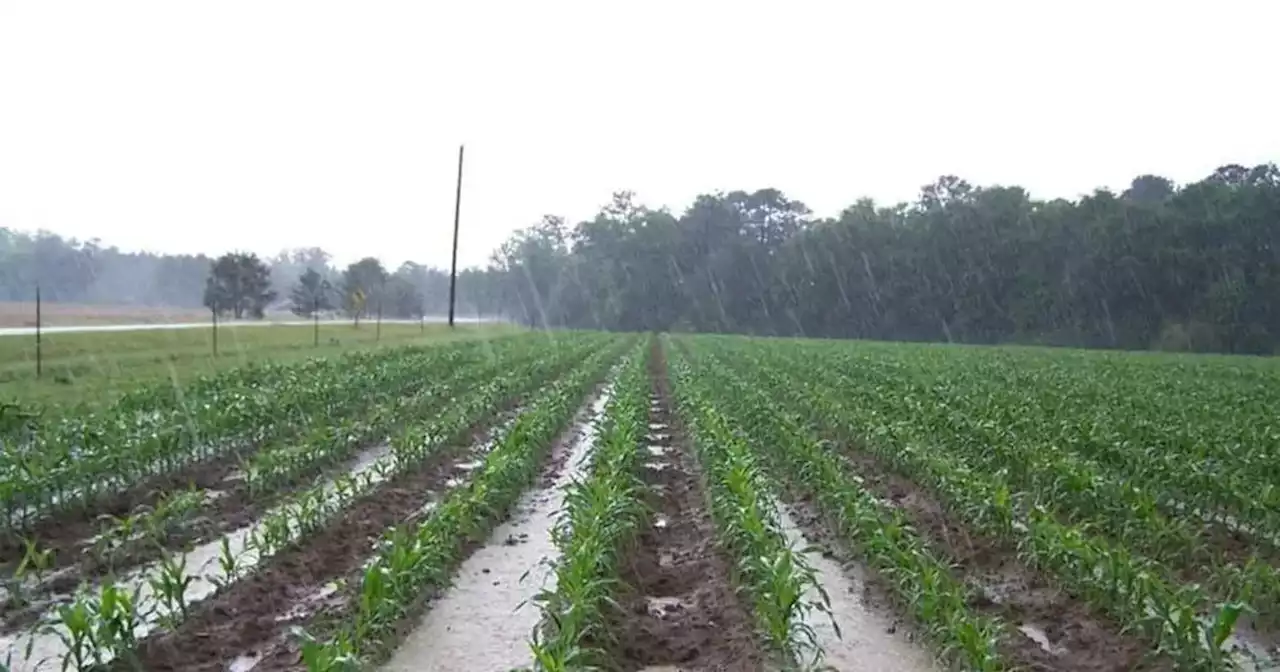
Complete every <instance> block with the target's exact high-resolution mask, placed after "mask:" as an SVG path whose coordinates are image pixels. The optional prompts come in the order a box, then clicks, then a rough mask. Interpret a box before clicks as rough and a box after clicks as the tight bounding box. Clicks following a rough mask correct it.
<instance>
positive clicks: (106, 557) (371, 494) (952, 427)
mask: <svg viewBox="0 0 1280 672" xmlns="http://www.w3.org/2000/svg"><path fill="white" fill-rule="evenodd" d="M1277 408H1280V365H1277V364H1275V363H1273V362H1272V361H1271V360H1267V359H1251V358H1241V357H1196V356H1172V355H1157V354H1147V353H1143V354H1128V353H1118V352H1086V351H1071V350H1050V349H1033V348H1025V349H1022V348H980V347H956V346H942V345H917V344H887V343H871V342H854V341H818V340H797V339H765V338H748V337H740V336H710V335H699V336H690V335H665V334H664V335H647V334H644V335H642V334H606V333H599V332H572V331H566V332H539V333H532V332H531V333H515V332H513V333H510V334H504V335H502V336H499V337H496V338H485V339H480V338H474V339H467V340H457V341H449V342H442V343H437V344H431V345H426V346H414V347H398V348H388V349H383V350H378V351H374V352H364V353H358V354H348V355H341V356H333V357H323V358H316V359H312V360H305V361H298V362H290V363H280V364H271V363H266V364H251V365H246V366H243V367H240V368H236V369H231V370H227V371H224V372H221V373H218V374H216V375H213V376H210V377H207V378H202V379H199V380H196V381H193V382H190V383H187V384H184V385H181V386H179V385H176V384H174V385H159V386H155V387H140V388H139V389H137V390H135V391H133V392H131V393H129V394H126V395H124V396H123V397H122V398H121V399H120V400H119V401H118V402H115V403H113V404H111V405H110V406H107V407H102V408H95V409H94V410H92V411H88V410H85V411H76V410H74V409H73V410H70V411H66V412H52V411H50V412H46V413H41V414H21V415H15V414H12V413H9V414H0V442H2V443H3V448H4V450H3V451H0V506H3V508H4V511H5V514H6V515H5V517H4V518H3V520H0V565H3V569H4V576H5V584H4V586H3V590H0V641H2V642H3V644H4V646H5V652H4V653H3V654H0V655H4V656H6V657H7V658H6V660H3V661H0V662H3V663H5V665H6V666H7V668H8V669H13V670H202V671H205V670H207V671H215V670H216V671H226V670H232V671H234V672H248V671H250V670H253V671H259V672H260V671H266V670H311V671H326V672H327V671H339V670H340V671H347V670H362V669H370V670H371V669H386V670H439V671H444V670H476V671H479V672H506V671H507V670H512V669H526V670H542V671H554V672H559V671H567V670H626V671H633V670H646V669H649V670H663V669H665V670H676V669H679V670H820V669H834V670H889V669H893V670H983V671H986V670H993V671H994V670H1196V671H1198V670H1206V671H1207V670H1261V669H1269V666H1270V665H1272V660H1273V659H1274V658H1275V657H1276V654H1277V648H1276V645H1277V643H1278V640H1280V638H1278V637H1277V633H1280V573H1278V571H1277V568H1280V485H1278V484H1280V424H1277V422H1276V419H1275V418H1276V409H1277ZM0 410H3V409H0Z"/></svg>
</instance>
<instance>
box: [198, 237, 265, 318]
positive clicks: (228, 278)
mask: <svg viewBox="0 0 1280 672" xmlns="http://www.w3.org/2000/svg"><path fill="white" fill-rule="evenodd" d="M275 298H276V293H275V292H274V291H273V290H272V289H271V276H270V271H269V270H268V269H267V265H266V264H264V263H262V260H260V259H258V255H256V254H246V253H243V252H232V253H228V254H224V255H222V256H221V257H218V259H217V260H216V261H214V262H213V264H212V266H211V267H210V269H209V278H208V280H207V281H206V282H205V289H204V305H205V306H206V307H208V308H210V309H212V310H215V311H217V312H218V314H220V315H221V314H226V313H230V314H231V315H233V316H234V317H235V318H236V319H240V318H242V317H244V316H246V315H248V316H250V317H254V318H259V319H261V318H262V315H263V312H264V311H265V309H266V307H267V304H269V303H271V302H272V301H274V300H275Z"/></svg>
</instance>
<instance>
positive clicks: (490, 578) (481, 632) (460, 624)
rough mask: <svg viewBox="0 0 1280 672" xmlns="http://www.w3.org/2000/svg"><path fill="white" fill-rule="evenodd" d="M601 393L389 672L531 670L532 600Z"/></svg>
mask: <svg viewBox="0 0 1280 672" xmlns="http://www.w3.org/2000/svg"><path fill="white" fill-rule="evenodd" d="M609 396H610V395H609V394H608V393H607V392H606V393H605V394H602V395H600V396H599V397H598V398H596V399H595V401H593V402H592V403H591V404H590V409H591V411H590V413H589V414H588V415H587V417H585V418H580V419H579V420H578V421H576V422H575V426H574V428H573V429H572V430H570V432H569V436H571V437H572V438H571V439H570V440H567V441H566V440H561V441H558V442H557V445H556V447H555V448H554V449H553V458H552V464H551V466H550V468H548V469H547V470H545V472H544V475H543V478H542V481H541V483H540V484H539V487H538V488H537V489H535V490H534V491H532V492H530V493H527V494H526V495H525V496H524V497H523V498H522V499H521V501H520V503H519V504H518V505H517V507H516V510H515V511H514V512H513V515H512V517H511V519H510V520H508V521H506V522H504V523H503V524H501V525H499V526H498V527H497V528H496V529H495V530H494V531H493V533H492V534H491V535H490V536H489V539H488V541H486V542H485V544H484V546H482V547H480V548H478V549H477V550H476V551H475V552H474V553H473V554H472V555H471V556H470V557H468V558H467V559H466V560H465V561H464V562H463V563H462V565H461V567H459V569H458V572H457V574H456V575H455V577H454V583H453V585H452V586H450V587H449V589H448V590H447V591H445V593H444V594H443V595H442V596H441V597H440V598H439V599H438V600H436V601H434V602H433V603H432V604H431V605H430V610H429V611H428V612H427V613H426V615H425V616H424V617H423V618H421V619H420V620H419V621H418V623H417V624H416V627H415V628H414V629H413V630H412V631H411V632H409V633H408V635H407V637H405V639H404V641H403V643H402V644H401V645H400V646H399V647H398V648H397V649H396V650H395V652H394V654H393V655H392V656H391V659H390V661H388V662H387V664H386V665H384V666H383V667H382V669H383V670H388V671H390V672H419V671H420V672H472V671H474V672H506V671H507V670H510V669H513V668H520V667H527V666H529V665H530V664H532V662H533V661H532V658H531V655H530V651H529V643H528V642H529V636H530V633H532V632H533V629H534V628H535V627H536V626H537V623H538V619H539V617H540V612H539V610H538V607H537V605H536V604H535V603H534V597H535V596H537V594H538V593H539V592H540V591H542V590H544V589H545V590H554V588H555V574H554V571H553V566H554V565H553V564H552V563H554V562H555V561H556V560H557V557H558V550H557V549H556V546H555V544H554V542H553V539H552V531H553V528H554V526H555V523H556V519H557V515H558V514H559V512H560V509H561V507H562V505H563V503H564V497H565V487H566V486H567V485H568V484H569V482H570V480H571V479H573V478H575V477H577V476H579V475H580V474H581V473H582V470H583V468H584V467H585V465H586V461H587V460H588V458H589V454H590V450H591V449H592V447H593V446H594V444H595V439H596V432H595V424H594V423H595V421H596V419H597V418H598V417H599V416H600V414H601V413H602V412H603V410H604V406H605V404H606V403H608V399H609Z"/></svg>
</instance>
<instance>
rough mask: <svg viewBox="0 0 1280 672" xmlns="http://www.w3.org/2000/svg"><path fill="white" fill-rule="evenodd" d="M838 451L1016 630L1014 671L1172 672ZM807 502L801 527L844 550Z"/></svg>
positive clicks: (874, 469)
mask: <svg viewBox="0 0 1280 672" xmlns="http://www.w3.org/2000/svg"><path fill="white" fill-rule="evenodd" d="M839 449H840V450H841V452H842V454H843V455H844V456H845V457H846V458H847V459H848V460H849V462H850V464H852V465H853V466H854V468H855V469H856V471H857V472H858V473H860V474H862V476H863V477H864V478H865V479H866V481H865V483H864V485H865V487H866V488H867V489H868V490H870V491H871V492H872V493H874V494H875V495H877V496H878V497H880V498H881V499H883V500H885V501H887V502H889V503H891V504H893V505H894V506H897V507H899V508H900V510H901V511H902V512H903V513H904V514H906V516H907V518H908V519H909V520H910V521H911V523H912V526H913V527H914V528H915V529H916V530H917V531H918V532H919V533H920V534H921V535H922V536H923V537H925V538H926V539H927V540H928V541H929V542H930V544H931V545H932V546H933V547H934V548H935V549H937V550H939V551H940V552H941V553H942V554H943V556H944V557H946V558H948V559H950V560H951V561H952V563H953V571H954V572H955V574H956V576H957V577H958V578H960V579H961V580H963V581H964V582H965V583H966V584H968V585H969V586H971V587H972V588H973V589H974V597H973V598H972V599H971V600H970V603H969V606H970V607H971V608H972V609H974V611H975V612H978V613H985V614H989V615H993V616H997V617H999V618H1001V619H1002V620H1004V621H1005V622H1006V623H1009V624H1010V625H1011V626H1012V628H1013V629H1014V630H1013V631H1012V632H1010V633H1008V636H1006V637H1005V638H1004V639H1003V640H1002V641H1001V643H1000V650H1001V654H1002V655H1004V656H1005V657H1006V658H1007V659H1008V660H1010V661H1012V662H1014V664H1015V665H1016V666H1018V667H1021V668H1025V669H1030V670H1062V671H1068V670H1070V671H1080V672H1085V671H1088V672H1102V671H1108V672H1111V671H1114V672H1120V671H1121V670H1126V671H1127V670H1170V669H1173V667H1172V665H1171V664H1170V662H1169V661H1168V660H1167V659H1153V658H1151V657H1150V656H1148V653H1149V652H1151V651H1152V650H1153V647H1152V645H1151V643H1150V642H1147V641H1145V640H1143V639H1141V638H1139V637H1136V636H1133V635H1129V634H1121V632H1120V631H1121V628H1120V626H1119V625H1118V624H1117V623H1115V622H1114V621H1112V620H1111V619H1110V618H1108V617H1107V616H1105V615H1103V614H1099V613H1096V612H1095V611H1093V610H1092V609H1090V608H1089V607H1088V606H1087V605H1086V604H1085V603H1084V602H1083V601H1081V600H1077V599H1075V598H1074V597H1072V596H1071V595H1068V594H1066V593H1065V592H1063V591H1061V590H1059V589H1057V588H1056V587H1054V586H1053V584H1052V583H1051V582H1050V581H1049V579H1048V577H1046V576H1044V575H1043V574H1041V573H1040V572H1038V571H1037V570H1035V569H1033V568H1031V567H1029V566H1028V565H1026V564H1024V563H1022V562H1021V561H1020V560H1019V559H1018V556H1017V549H1016V548H1014V547H1013V546H1012V545H1010V544H1008V543H1005V542H1003V541H1001V540H999V539H993V538H989V537H985V536H982V535H978V534H975V533H974V532H972V531H970V530H969V529H968V528H967V527H966V526H965V525H964V524H963V522H962V521H961V520H959V519H958V518H956V517H955V516H953V515H952V514H951V513H949V512H948V511H946V510H945V509H944V508H943V507H942V505H941V503H940V502H938V501H937V500H936V499H935V498H934V497H933V496H932V494H931V493H930V492H928V491H927V490H926V489H924V488H922V487H920V486H918V485H916V484H915V483H913V482H912V481H910V480H908V479H906V478H902V477H901V476H899V475H898V474H895V473H893V472H891V471H889V470H888V469H886V468H884V467H883V465H881V464H880V462H879V460H877V459H876V458H875V457H874V456H872V455H869V454H867V453H865V452H862V451H860V450H858V449H857V448H856V447H854V446H851V445H849V444H840V448H839ZM803 504H804V507H803V508H802V509H800V510H803V511H808V512H809V513H808V515H807V516H805V515H802V514H800V513H799V512H797V516H798V518H799V522H800V524H801V526H802V527H804V528H806V531H808V532H810V533H811V534H814V535H816V536H820V537H823V538H824V541H826V542H829V543H828V546H829V547H830V548H832V549H839V547H840V544H839V543H837V542H836V541H835V538H834V537H833V536H832V535H831V534H830V531H829V529H828V528H826V526H824V525H823V524H822V521H821V520H820V519H819V518H818V517H817V516H816V514H814V511H815V510H816V509H814V507H813V506H812V503H811V502H803ZM837 552H839V551H838V550H837Z"/></svg>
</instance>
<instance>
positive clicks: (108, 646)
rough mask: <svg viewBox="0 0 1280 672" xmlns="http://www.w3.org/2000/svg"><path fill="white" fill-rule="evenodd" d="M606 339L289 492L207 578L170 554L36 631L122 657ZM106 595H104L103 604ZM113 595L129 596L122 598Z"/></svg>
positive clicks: (72, 651) (231, 545)
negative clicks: (365, 461) (374, 456)
mask: <svg viewBox="0 0 1280 672" xmlns="http://www.w3.org/2000/svg"><path fill="white" fill-rule="evenodd" d="M611 343H613V341H612V340H611V339H610V338H608V337H600V336H591V335H582V336H579V337H577V338H573V339H565V340H563V341H561V343H560V344H559V345H558V346H556V347H550V348H547V349H546V351H544V353H543V354H542V355H541V356H538V357H536V358H535V359H534V360H533V361H532V362H528V363H525V364H523V365H521V364H515V363H513V365H511V366H509V367H507V369H505V370H504V371H503V372H502V373H500V374H499V375H497V376H496V377H494V378H493V379H491V380H487V381H478V382H477V383H476V385H475V387H474V388H472V389H469V390H467V391H466V392H465V393H463V394H461V395H460V396H459V397H457V398H455V399H454V400H453V401H452V403H451V404H450V405H449V407H448V409H447V410H446V411H445V412H444V413H443V414H441V415H438V416H435V417H431V418H424V419H422V420H419V421H416V422H413V423H411V424H410V426H409V427H406V428H405V429H404V430H403V431H402V432H401V433H400V434H398V435H397V436H396V437H394V438H393V440H392V444H391V452H390V453H389V454H388V455H387V456H385V457H384V458H381V459H379V460H378V461H377V462H375V463H374V464H373V465H372V466H371V467H370V468H368V469H365V470H363V471H361V472H359V473H358V474H357V475H355V476H340V477H338V478H336V479H335V480H333V481H332V482H329V483H322V484H319V485H317V486H315V487H312V488H310V489H307V490H305V491H302V492H300V493H298V494H296V495H294V496H290V497H288V498H286V501H285V502H283V503H282V504H281V505H280V506H278V507H277V508H275V509H273V510H272V511H271V512H269V513H268V514H267V515H266V516H265V517H264V518H263V519H261V520H260V521H259V522H258V523H256V524H255V525H253V526H252V527H251V528H249V529H246V530H237V531H234V532H232V533H230V534H228V535H227V536H225V537H223V538H222V539H221V540H220V542H219V543H220V547H221V549H222V553H221V557H220V558H219V559H218V571H217V572H216V573H215V574H214V575H212V576H205V575H196V574H190V573H187V572H186V568H185V558H184V557H183V555H182V554H176V555H171V556H168V557H167V558H165V559H164V560H163V561H162V562H161V563H160V565H159V566H158V567H157V568H153V569H151V570H148V571H144V572H141V573H139V574H136V575H134V576H131V577H129V578H128V579H127V580H126V581H124V582H123V583H119V584H117V583H114V582H110V581H108V582H107V583H105V584H104V585H103V586H102V587H101V588H99V589H97V590H85V591H82V592H81V593H80V595H79V596H78V598H77V600H76V601H75V602H74V603H72V604H70V605H64V606H63V607H62V608H60V609H59V614H58V616H57V618H55V619H54V621H53V622H52V623H50V624H49V625H48V626H46V627H44V628H43V629H42V630H43V633H42V634H43V636H44V637H45V638H46V640H47V638H48V637H50V636H53V637H57V638H60V639H62V640H63V643H64V646H63V647H62V649H63V651H64V653H63V655H64V656H65V657H66V658H67V659H68V660H70V659H74V658H76V657H82V658H85V659H88V660H93V659H104V660H105V659H109V658H114V657H119V656H125V657H126V658H127V656H129V655H131V652H132V651H133V649H134V648H135V646H136V639H135V638H136V637H137V636H139V634H140V633H142V632H145V631H147V630H148V629H150V628H151V627H153V626H154V625H160V626H162V627H172V626H174V625H176V624H177V623H179V622H181V620H183V619H184V617H185V615H186V613H187V610H188V607H189V602H190V601H192V600H193V599H205V598H207V597H208V596H209V594H210V593H213V592H214V589H215V588H216V589H217V590H222V589H223V588H225V587H226V586H228V585H230V584H231V583H233V582H235V581H237V580H241V579H243V578H244V577H245V576H247V575H248V574H249V573H251V572H253V571H257V570H258V569H259V568H261V567H262V566H263V563H264V562H265V561H266V559H267V558H269V557H271V556H273V555H275V554H277V553H278V552H280V551H281V550H283V549H285V548H288V547H291V546H294V545H297V544H303V543H305V541H306V539H307V538H308V537H309V536H310V535H312V534H314V533H316V532H318V531H319V530H322V529H324V528H325V527H326V526H328V525H329V524H330V523H331V521H333V520H335V519H336V518H337V517H339V516H341V515H342V513H343V512H344V511H345V510H346V509H347V508H349V506H350V505H351V504H352V503H353V502H355V501H358V500H361V499H363V498H368V497H376V496H377V490H378V488H379V486H380V484H381V483H383V482H384V481H386V480H388V479H392V478H395V477H396V476H397V475H399V474H403V473H407V472H409V471H411V470H413V469H414V468H415V467H416V466H417V465H418V464H420V463H421V462H422V461H423V460H424V459H426V458H427V457H428V456H430V455H432V454H434V453H436V452H438V451H439V450H441V449H443V448H444V447H445V446H447V445H450V444H451V443H452V442H453V441H456V440H459V439H462V438H464V437H465V436H466V435H467V434H468V433H469V431H470V430H471V428H472V427H474V426H475V425H476V424H477V423H479V422H482V421H483V420H484V419H485V418H487V417H490V416H492V415H493V413H494V411H495V410H496V409H499V408H501V407H502V405H503V404H504V403H506V402H507V401H508V400H510V399H512V398H514V397H518V396H520V395H523V394H527V393H528V392H530V391H533V390H535V389H537V388H539V387H541V385H542V384H543V382H544V381H546V380H548V379H551V378H554V377H555V376H556V375H557V374H558V372H559V371H562V370H564V368H565V367H566V366H568V365H572V366H573V367H575V371H577V372H579V373H577V374H575V375H582V374H581V373H580V372H581V371H582V369H583V367H588V368H589V367H592V366H594V367H596V368H599V367H600V366H602V365H603V364H602V363H603V362H606V361H608V358H609V357H612V356H616V354H615V353H616V346H614V345H610V344H611ZM198 570H199V568H197V571H198ZM166 575H168V578H165V576H166ZM158 580H163V583H157V581H158ZM193 584H194V585H193ZM104 595H106V596H111V599H110V600H104V597H103V596H104ZM119 596H126V597H129V598H131V599H126V600H122V599H119ZM104 604H105V605H109V606H110V605H120V604H128V605H130V606H129V609H128V610H127V612H126V613H127V615H128V616H129V617H128V618H123V617H121V616H120V615H113V614H114V612H112V611H111V610H110V609H108V608H107V607H106V606H104ZM153 621H154V622H153ZM86 623H87V624H86ZM126 626H127V627H126ZM112 633H116V634H115V635H112ZM85 647H88V648H87V649H86V648H85Z"/></svg>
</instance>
